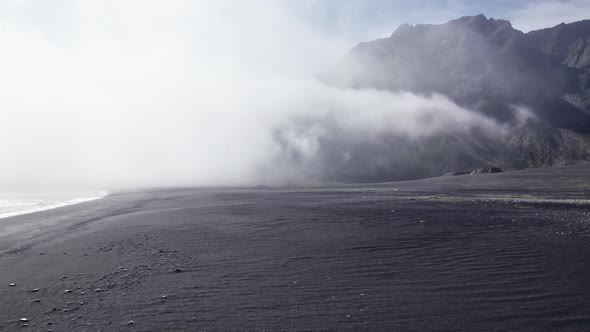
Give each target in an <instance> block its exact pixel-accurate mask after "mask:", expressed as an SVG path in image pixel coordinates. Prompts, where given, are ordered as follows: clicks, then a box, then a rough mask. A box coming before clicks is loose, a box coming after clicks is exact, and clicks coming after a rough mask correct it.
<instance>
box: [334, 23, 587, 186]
mask: <svg viewBox="0 0 590 332" xmlns="http://www.w3.org/2000/svg"><path fill="white" fill-rule="evenodd" d="M350 59H352V61H351V62H349V63H354V66H348V67H347V68H345V69H342V70H340V71H339V72H338V73H337V74H334V76H332V77H331V79H332V80H333V81H334V82H338V84H343V85H345V86H348V87H353V88H361V87H369V88H376V89H385V90H390V91H410V92H414V93H418V94H425V95H428V94H430V93H439V94H444V95H446V96H448V97H449V98H451V99H452V100H453V101H454V102H456V103H457V104H459V105H460V106H462V107H464V108H467V109H470V110H472V111H474V112H479V113H482V114H485V115H486V116H488V117H491V118H493V119H495V120H497V121H499V122H500V123H504V124H507V125H510V127H511V128H512V129H511V131H510V132H509V133H508V134H507V135H504V136H502V137H501V138H498V137H496V138H494V139H492V138H489V137H478V136H477V135H474V134H473V133H470V134H465V133H463V134H456V133H447V134H444V135H440V136H437V137H431V138H428V139H427V141H422V142H417V141H412V142H407V141H404V140H403V139H401V138H389V139H385V138H384V139H383V142H384V143H383V144H382V145H383V146H378V145H377V146H372V147H371V148H370V149H373V150H375V149H378V150H379V152H378V153H374V154H372V156H373V157H372V158H373V159H377V158H378V159H379V161H376V160H366V159H367V158H369V159H370V157H367V155H370V154H368V153H367V152H366V151H367V149H365V150H363V152H364V155H365V157H363V158H365V160H363V162H364V163H365V164H370V165H378V168H379V169H378V170H374V172H372V173H371V174H373V175H374V176H375V177H376V179H378V178H382V175H383V174H389V175H390V176H392V174H394V175H393V177H394V178H413V177H420V176H432V175H438V174H442V173H444V172H452V171H459V170H469V169H472V168H475V167H481V166H485V165H492V164H493V165H498V166H502V167H505V168H527V167H546V166H555V165H564V164H569V163H572V162H575V161H578V160H584V159H588V158H589V157H590V145H589V143H588V142H589V141H588V138H587V136H586V135H587V134H588V133H590V88H589V87H590V79H589V78H590V74H589V73H590V21H582V22H577V23H572V24H561V25H558V26H556V27H553V28H549V29H544V30H539V31H533V32H529V33H526V34H525V33H523V32H521V31H518V30H516V29H514V28H513V27H512V25H511V24H510V22H508V21H505V20H496V19H493V18H490V19H488V18H486V17H485V16H484V15H478V16H469V17H462V18H459V19H457V20H453V21H450V22H448V23H445V24H439V25H416V26H410V25H407V24H404V25H401V26H400V27H399V28H398V29H397V30H396V31H395V32H394V33H393V34H392V35H391V36H390V37H389V38H384V39H379V40H375V41H372V42H365V43H360V44H359V45H357V46H356V47H354V48H353V49H352V50H351V52H350ZM514 105H521V106H526V107H527V108H528V109H530V110H531V111H532V112H533V113H534V116H533V117H531V118H530V119H528V120H526V121H524V122H518V121H517V118H518V113H517V112H515V107H514ZM385 142H389V143H385ZM325 143H326V144H329V142H325ZM388 151H395V152H388ZM388 153H390V154H391V155H392V156H391V158H389V156H388ZM394 154H395V156H393V155H394ZM400 154H402V155H404V156H406V155H409V156H411V158H405V157H403V158H400V157H399V155H400ZM350 164H351V165H356V164H355V163H350ZM326 165H334V163H328V162H326ZM330 171H331V172H332V173H331V174H333V175H334V178H342V177H345V178H346V177H347V176H348V177H349V178H352V179H356V178H357V175H358V177H361V174H360V173H359V174H356V173H355V171H356V170H355V169H347V166H346V165H341V166H340V168H339V169H331V170H330Z"/></svg>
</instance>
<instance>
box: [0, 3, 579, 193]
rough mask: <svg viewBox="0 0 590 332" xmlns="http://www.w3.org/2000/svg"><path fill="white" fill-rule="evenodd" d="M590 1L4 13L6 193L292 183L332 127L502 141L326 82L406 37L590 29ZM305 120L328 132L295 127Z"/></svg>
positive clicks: (475, 118)
mask: <svg viewBox="0 0 590 332" xmlns="http://www.w3.org/2000/svg"><path fill="white" fill-rule="evenodd" d="M589 2H590V0H572V1H528V2H524V1H508V0H504V1H495V2H493V1H485V2H481V4H477V3H476V2H474V1H460V0H455V1H412V2H411V5H409V4H408V3H409V2H408V1H395V0H390V1H385V0H373V1H369V0H357V1H353V0H301V1H290V0H216V1H205V0H196V1H188V0H177V1H163V0H162V1H156V0H152V1H150V0H127V1H120V0H104V1H91V0H87V1H83V0H52V1H48V0H42V1H41V0H0V73H2V74H1V75H0V143H1V144H2V146H1V149H0V150H1V151H0V187H1V188H3V189H6V188H21V187H23V188H24V187H26V188H52V189H60V188H64V187H85V188H91V189H111V188H123V187H148V186H177V185H183V186H188V185H213V184H219V185H229V184H257V183H265V182H266V181H278V182H280V181H283V180H284V181H291V180H294V179H295V180H297V177H298V176H300V175H301V174H306V171H308V169H301V168H297V167H291V166H293V165H292V163H289V162H284V160H287V161H289V159H288V158H287V159H285V156H286V155H289V154H291V155H292V154H293V152H294V150H296V151H295V152H296V154H297V155H298V156H302V157H301V158H302V159H303V162H302V165H304V166H305V165H313V164H314V160H315V159H316V158H318V154H319V153H321V149H320V147H319V144H320V142H321V141H322V138H325V137H327V136H329V135H330V126H338V127H339V128H341V129H342V130H343V131H344V134H343V135H344V136H346V135H349V136H355V137H357V138H358V139H359V140H367V141H368V142H370V140H372V139H374V138H375V133H383V132H398V133H399V134H400V135H411V136H416V135H418V136H420V135H432V134H435V133H438V132H440V131H441V130H444V129H445V128H463V129H465V130H468V129H470V128H473V127H480V126H483V127H485V128H487V130H490V131H496V132H497V131H501V130H502V128H499V127H498V126H497V125H496V124H494V123H493V121H491V120H489V119H483V118H481V116H479V115H474V114H473V113H472V112H469V110H465V109H462V108H461V107H459V106H457V105H455V104H454V103H453V102H452V101H450V100H448V99H447V98H446V97H445V96H430V97H424V96H415V95H412V94H394V93H388V92H377V91H373V90H351V89H339V88H335V87H332V86H326V85H325V84H322V83H321V82H318V81H317V79H315V77H316V75H317V74H318V73H321V72H322V71H325V70H326V68H330V66H331V65H333V64H334V63H338V61H339V59H341V57H342V56H343V55H344V54H345V53H346V52H347V51H348V50H349V49H350V48H351V47H352V46H354V45H355V44H356V43H357V42H359V41H365V40H371V39H375V38H380V37H386V36H389V35H390V34H391V33H392V32H393V30H395V28H396V27H397V26H398V25H399V24H401V23H404V22H408V23H411V24H417V23H442V22H445V21H447V20H449V19H452V18H457V17H459V16H462V15H474V14H478V13H484V14H486V15H487V16H488V17H489V16H494V17H498V18H507V19H511V20H513V21H514V26H515V27H517V28H521V29H523V30H530V29H534V28H539V27H544V26H551V25H555V24H558V23H560V22H561V21H564V22H569V21H575V20H578V19H582V18H590V13H589V12H588V11H589V8H590V3H589ZM424 116H428V117H431V118H436V119H438V120H437V121H436V122H434V124H440V125H438V126H437V125H433V126H430V127H429V126H426V127H425V126H423V123H422V122H421V119H423V118H424ZM301 117H306V119H307V120H306V121H307V122H309V123H312V124H314V125H311V126H308V127H306V128H299V127H298V126H297V125H293V123H297V121H299V123H301V121H300V119H301ZM326 118H329V119H336V120H335V121H336V123H335V124H334V123H332V122H330V123H328V124H322V123H324V122H322V119H326ZM293 119H298V120H293ZM277 128H286V129H285V130H284V131H283V132H282V134H281V142H280V144H279V143H278V142H277V141H276V133H277V130H278V129H277ZM285 142H286V143H288V144H286V146H288V149H287V150H286V149H285ZM342 158H343V160H345V161H346V160H350V159H351V158H350V153H349V152H348V151H342ZM277 165H280V167H278V166H277ZM274 166H277V167H274ZM311 167H313V166H311ZM312 173H313V172H312Z"/></svg>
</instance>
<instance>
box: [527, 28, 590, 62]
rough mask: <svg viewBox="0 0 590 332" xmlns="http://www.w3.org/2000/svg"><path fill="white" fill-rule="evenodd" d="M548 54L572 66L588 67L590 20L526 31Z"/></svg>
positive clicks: (589, 59) (589, 57)
mask: <svg viewBox="0 0 590 332" xmlns="http://www.w3.org/2000/svg"><path fill="white" fill-rule="evenodd" d="M527 37H529V38H530V39H531V41H533V42H534V43H535V44H536V45H538V47H539V49H540V50H541V51H542V52H543V53H544V54H545V55H548V56H551V57H554V58H556V59H557V60H558V61H559V62H561V63H563V64H565V65H567V66H569V67H573V68H579V69H590V20H585V21H580V22H575V23H570V24H563V23H562V24H560V25H557V26H554V27H552V28H547V29H542V30H536V31H531V32H529V33H527Z"/></svg>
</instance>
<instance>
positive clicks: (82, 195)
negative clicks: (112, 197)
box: [0, 190, 107, 218]
mask: <svg viewBox="0 0 590 332" xmlns="http://www.w3.org/2000/svg"><path fill="white" fill-rule="evenodd" d="M106 195H107V192H106V191H81V190H75V191H73V190H44V191H14V192H0V218H8V217H12V216H16V215H20V214H26V213H33V212H38V211H43V210H50V209H55V208H58V207H62V206H67V205H72V204H78V203H82V202H86V201H91V200H94V199H99V198H102V197H104V196H106Z"/></svg>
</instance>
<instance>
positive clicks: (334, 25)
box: [288, 0, 590, 41]
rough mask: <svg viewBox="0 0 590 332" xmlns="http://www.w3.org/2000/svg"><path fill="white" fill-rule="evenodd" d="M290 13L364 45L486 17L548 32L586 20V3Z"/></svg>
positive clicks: (500, 2) (372, 5)
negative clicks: (406, 27)
mask: <svg viewBox="0 0 590 332" xmlns="http://www.w3.org/2000/svg"><path fill="white" fill-rule="evenodd" d="M288 3H289V4H290V6H292V10H293V11H294V12H295V13H297V15H300V16H301V17H302V18H303V19H305V20H306V21H307V22H309V23H310V24H312V25H314V26H316V27H318V29H321V30H323V31H324V32H326V33H330V34H339V35H344V36H346V38H347V39H349V40H354V41H364V40H372V39H375V38H383V37H387V36H389V35H391V33H392V32H393V31H394V30H395V29H396V28H397V27H398V26H399V25H400V24H403V23H408V24H439V23H444V22H447V21H449V20H451V19H455V18H458V17H461V16H472V15H478V14H484V15H486V16H487V17H488V18H489V17H493V18H497V19H506V20H510V21H511V22H512V23H513V26H514V27H515V28H516V29H519V30H522V31H524V32H528V31H531V30H536V29H541V28H546V27H552V26H555V25H557V24H560V23H562V22H564V23H570V22H575V21H579V20H584V19H588V18H589V17H590V0H492V1H480V0H475V1H473V0H434V1H433V0H415V1H400V0H303V1H288Z"/></svg>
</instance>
